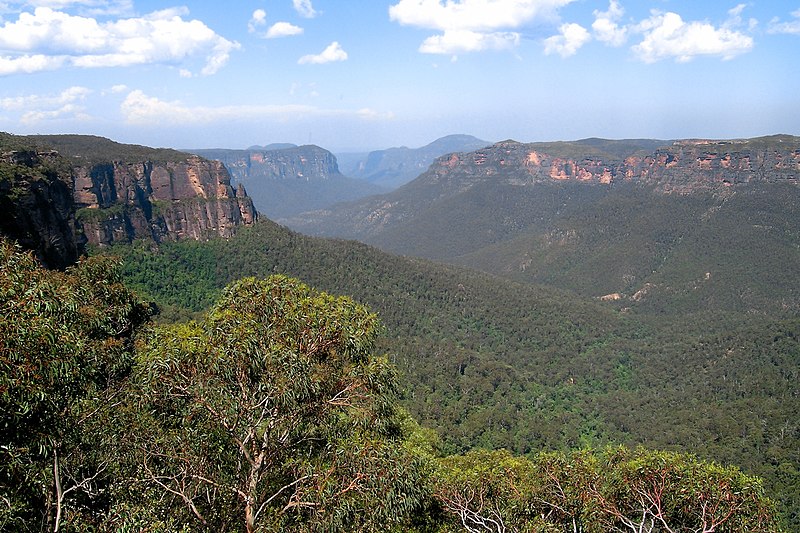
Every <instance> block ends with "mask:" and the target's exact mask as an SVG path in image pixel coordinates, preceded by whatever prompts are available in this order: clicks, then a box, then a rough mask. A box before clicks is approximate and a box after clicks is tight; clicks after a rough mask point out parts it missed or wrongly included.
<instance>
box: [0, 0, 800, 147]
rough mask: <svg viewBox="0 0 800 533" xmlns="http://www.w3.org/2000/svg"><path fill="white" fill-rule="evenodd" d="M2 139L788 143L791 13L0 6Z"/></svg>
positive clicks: (399, 1) (622, 1)
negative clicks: (771, 138)
mask: <svg viewBox="0 0 800 533" xmlns="http://www.w3.org/2000/svg"><path fill="white" fill-rule="evenodd" d="M178 2H180V0H178ZM0 131H7V132H9V133H15V134H36V133H42V134H53V133H80V134H92V135H101V136H104V137H108V138H111V139H113V140H116V141H119V142H124V143H135V144H143V145H148V146H158V147H173V148H185V149H189V148H246V147H249V146H252V145H266V144H270V143H294V144H316V145H318V146H322V147H324V148H327V149H329V150H331V151H334V152H353V151H368V150H375V149H382V148H388V147H393V146H408V147H419V146H423V145H425V144H428V143H430V142H432V141H433V140H435V139H437V138H439V137H442V136H445V135H449V134H457V133H458V134H469V135H474V136H476V137H478V138H480V139H483V140H486V141H490V142H494V141H499V140H505V139H514V140H517V141H522V142H536V141H554V140H575V139H582V138H587V137H603V138H610V139H623V138H657V139H678V138H711V139H729V138H746V137H756V136H761V135H770V134H776V133H788V134H793V135H800V0H792V1H779V0H752V1H749V2H741V3H740V2H737V1H735V0H734V1H732V2H727V1H726V0H713V1H711V0H635V1H634V0H388V1H382V0H354V1H346V0H230V1H226V2H221V1H202V2H200V1H195V2H192V1H185V2H183V3H172V2H170V1H155V0H146V1H145V0H141V1H140V0H30V1H18V0H0Z"/></svg>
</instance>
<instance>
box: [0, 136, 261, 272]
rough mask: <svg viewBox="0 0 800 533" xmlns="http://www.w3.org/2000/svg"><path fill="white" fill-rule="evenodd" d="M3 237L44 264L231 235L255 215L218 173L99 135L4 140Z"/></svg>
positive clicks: (208, 164)
mask: <svg viewBox="0 0 800 533" xmlns="http://www.w3.org/2000/svg"><path fill="white" fill-rule="evenodd" d="M0 210H2V211H1V214H2V216H0V234H2V235H5V236H8V237H10V238H12V239H14V240H16V241H18V242H19V243H20V244H21V245H22V246H24V247H25V248H28V249H31V250H34V251H35V252H36V254H37V255H38V256H39V258H40V259H41V260H42V261H44V262H45V264H47V265H48V266H51V267H56V268H63V267H66V266H68V265H70V264H72V263H74V262H75V261H76V260H77V259H78V257H79V256H80V255H81V254H82V253H83V252H84V246H85V244H86V243H87V242H88V243H89V244H92V245H98V246H104V245H110V244H114V243H117V242H131V241H133V240H135V239H145V240H151V241H154V242H156V243H158V242H162V241H173V240H179V239H205V238H208V237H211V236H216V235H218V236H222V237H228V236H230V235H232V234H233V232H234V231H235V229H236V227H237V226H241V225H248V224H252V223H254V222H255V221H256V220H257V218H258V213H257V212H256V210H255V207H254V206H253V202H252V200H251V199H250V198H249V197H248V196H247V193H246V192H245V190H244V187H243V186H239V187H236V188H234V187H233V186H231V180H230V175H229V174H228V172H227V170H226V169H225V168H224V167H223V165H222V164H221V163H219V162H216V161H207V160H205V159H202V158H200V157H197V156H191V155H189V154H185V153H181V152H176V151H173V150H163V149H162V150H156V149H152V148H147V147H141V146H134V145H122V144H119V143H114V142H112V141H109V140H108V139H103V138H100V137H89V136H80V135H66V136H15V135H9V134H3V133H0Z"/></svg>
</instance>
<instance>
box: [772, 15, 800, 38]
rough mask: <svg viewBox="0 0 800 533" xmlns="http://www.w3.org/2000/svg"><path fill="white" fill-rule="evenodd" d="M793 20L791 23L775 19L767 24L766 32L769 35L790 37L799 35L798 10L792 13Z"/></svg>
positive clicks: (799, 21)
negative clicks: (780, 34)
mask: <svg viewBox="0 0 800 533" xmlns="http://www.w3.org/2000/svg"><path fill="white" fill-rule="evenodd" d="M792 17H793V18H794V20H792V21H791V22H781V20H780V19H779V18H777V17H775V18H774V19H772V20H771V21H770V22H769V27H768V28H767V31H768V32H769V33H788V34H792V35H800V9H798V10H796V11H792Z"/></svg>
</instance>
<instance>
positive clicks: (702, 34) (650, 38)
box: [631, 11, 753, 63]
mask: <svg viewBox="0 0 800 533" xmlns="http://www.w3.org/2000/svg"><path fill="white" fill-rule="evenodd" d="M635 31H637V32H641V33H643V34H644V39H643V40H642V42H640V43H639V44H637V45H635V46H633V47H632V48H631V50H633V52H634V54H635V55H636V56H637V57H638V58H639V59H640V60H642V61H644V62H645V63H655V62H656V61H660V60H662V59H669V58H675V60H676V61H678V62H686V61H690V60H691V59H692V58H694V57H696V56H702V55H705V56H720V57H722V58H723V59H731V58H733V57H736V56H737V55H740V54H743V53H745V52H748V51H749V50H750V49H752V48H753V38H752V37H750V36H748V35H746V34H744V33H741V32H739V31H737V30H735V29H734V28H733V27H731V26H729V25H724V26H722V27H719V28H717V27H714V26H713V25H711V24H709V23H707V22H685V21H684V20H683V19H682V18H681V16H680V15H678V14H677V13H671V12H668V13H661V12H658V11H654V12H652V15H651V16H650V18H647V19H645V20H643V21H642V22H640V23H639V24H638V25H637V26H636V28H635Z"/></svg>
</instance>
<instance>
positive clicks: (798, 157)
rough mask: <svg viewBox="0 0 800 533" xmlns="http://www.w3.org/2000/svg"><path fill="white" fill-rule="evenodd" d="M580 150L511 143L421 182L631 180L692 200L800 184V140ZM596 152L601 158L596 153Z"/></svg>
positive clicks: (440, 167)
mask: <svg viewBox="0 0 800 533" xmlns="http://www.w3.org/2000/svg"><path fill="white" fill-rule="evenodd" d="M580 151H581V148H580V146H579V145H578V143H550V144H547V145H545V144H541V143H531V144H523V143H518V142H515V141H504V142H500V143H497V144H495V145H493V146H490V147H488V148H486V149H482V150H477V151H475V152H471V153H467V154H450V155H447V156H444V157H441V158H439V159H438V160H437V161H436V162H435V163H434V164H433V165H432V166H431V168H430V169H429V170H428V172H427V173H426V174H424V175H423V176H421V179H423V180H427V181H428V182H429V183H439V184H443V183H446V182H449V181H452V185H453V187H455V189H459V190H464V189H465V188H469V187H470V186H472V185H473V184H474V183H476V182H479V181H483V180H485V179H486V178H491V177H497V178H498V179H504V180H506V181H508V182H509V183H512V184H516V185H526V184H533V183H541V182H549V181H576V182H585V183H595V184H605V185H610V184H613V183H614V182H619V181H629V182H640V183H643V184H648V185H654V186H656V187H657V188H658V189H660V190H662V191H664V192H679V193H689V192H692V191H696V190H708V189H714V188H720V187H730V186H733V185H737V184H742V183H751V182H770V183H776V182H793V183H797V182H798V180H800V138H798V137H792V136H788V135H776V136H772V137H762V138H756V139H747V140H737V141H708V140H684V141H676V142H674V143H672V144H671V145H668V146H664V147H662V148H659V149H657V150H655V151H653V152H651V153H647V154H642V153H641V152H638V153H633V154H631V155H629V156H626V157H619V156H618V155H604V154H602V153H596V151H595V150H590V149H589V148H588V147H587V148H586V149H585V150H584V151H585V152H587V153H586V155H584V156H578V157H575V156H574V155H572V154H575V153H580ZM593 152H595V153H593Z"/></svg>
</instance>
